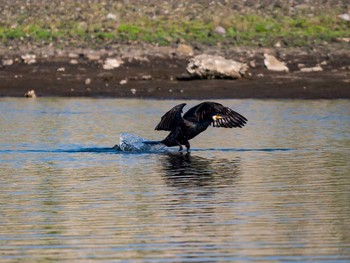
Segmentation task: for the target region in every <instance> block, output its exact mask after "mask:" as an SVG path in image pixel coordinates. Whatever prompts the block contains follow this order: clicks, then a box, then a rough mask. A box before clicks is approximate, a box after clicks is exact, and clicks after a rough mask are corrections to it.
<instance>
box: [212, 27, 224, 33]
mask: <svg viewBox="0 0 350 263" xmlns="http://www.w3.org/2000/svg"><path fill="white" fill-rule="evenodd" d="M214 32H215V33H217V34H219V35H226V29H225V28H223V27H222V26H217V27H215V28H214Z"/></svg>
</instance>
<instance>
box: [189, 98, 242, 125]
mask: <svg viewBox="0 0 350 263" xmlns="http://www.w3.org/2000/svg"><path fill="white" fill-rule="evenodd" d="M213 116H217V117H218V118H217V119H216V120H214V119H213ZM183 118H184V119H185V120H189V121H193V122H201V121H210V122H211V125H212V126H213V127H224V128H237V127H239V128H242V127H243V126H244V125H245V124H246V123H247V121H248V120H247V119H246V118H245V117H244V116H242V115H241V114H239V113H238V112H236V111H234V110H232V109H230V108H228V107H225V106H223V105H222V104H220V103H216V102H203V103H200V104H198V105H196V106H194V107H193V108H191V109H189V110H188V111H187V112H186V113H185V114H184V116H183Z"/></svg>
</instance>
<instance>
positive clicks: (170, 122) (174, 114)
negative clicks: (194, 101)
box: [155, 103, 186, 131]
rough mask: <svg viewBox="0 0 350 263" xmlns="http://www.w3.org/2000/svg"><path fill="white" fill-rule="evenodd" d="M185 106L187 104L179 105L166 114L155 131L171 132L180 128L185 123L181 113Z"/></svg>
mask: <svg viewBox="0 0 350 263" xmlns="http://www.w3.org/2000/svg"><path fill="white" fill-rule="evenodd" d="M185 105H186V103H182V104H179V105H177V106H175V107H174V108H172V109H171V110H169V111H168V112H167V113H165V114H164V115H163V116H162V118H161V120H160V122H159V123H158V125H157V126H156V127H155V130H164V131H171V130H173V129H174V128H175V127H177V126H179V125H180V124H181V123H182V122H183V118H182V116H181V113H182V109H183V107H185Z"/></svg>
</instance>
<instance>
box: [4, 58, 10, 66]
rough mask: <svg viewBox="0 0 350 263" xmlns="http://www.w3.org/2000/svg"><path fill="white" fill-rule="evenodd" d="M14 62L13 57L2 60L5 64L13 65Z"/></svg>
mask: <svg viewBox="0 0 350 263" xmlns="http://www.w3.org/2000/svg"><path fill="white" fill-rule="evenodd" d="M12 64H13V59H11V58H9V59H3V60H2V65H3V66H11V65H12Z"/></svg>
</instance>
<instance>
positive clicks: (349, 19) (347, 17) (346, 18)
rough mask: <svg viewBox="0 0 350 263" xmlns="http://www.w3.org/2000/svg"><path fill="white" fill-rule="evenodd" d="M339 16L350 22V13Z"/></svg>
mask: <svg viewBox="0 0 350 263" xmlns="http://www.w3.org/2000/svg"><path fill="white" fill-rule="evenodd" d="M338 17H339V18H341V19H343V20H345V21H348V22H350V15H349V14H347V13H345V14H341V15H339V16H338Z"/></svg>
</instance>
